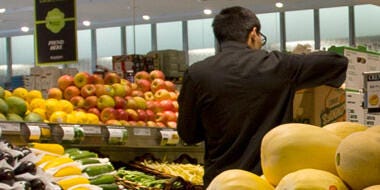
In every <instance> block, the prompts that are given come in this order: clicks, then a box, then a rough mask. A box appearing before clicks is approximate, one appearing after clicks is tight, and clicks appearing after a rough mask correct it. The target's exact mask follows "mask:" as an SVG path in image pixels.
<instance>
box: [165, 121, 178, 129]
mask: <svg viewBox="0 0 380 190" xmlns="http://www.w3.org/2000/svg"><path fill="white" fill-rule="evenodd" d="M166 125H167V127H169V128H172V129H176V128H177V122H175V121H168V122H166Z"/></svg>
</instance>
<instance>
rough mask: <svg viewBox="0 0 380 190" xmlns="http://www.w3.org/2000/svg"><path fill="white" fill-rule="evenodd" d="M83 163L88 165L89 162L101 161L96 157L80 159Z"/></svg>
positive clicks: (97, 162)
mask: <svg viewBox="0 0 380 190" xmlns="http://www.w3.org/2000/svg"><path fill="white" fill-rule="evenodd" d="M78 161H79V162H80V163H81V164H82V165H87V164H99V163H100V161H99V160H98V159H96V158H83V159H80V160H78Z"/></svg>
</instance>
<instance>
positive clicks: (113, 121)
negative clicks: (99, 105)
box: [104, 119, 121, 125]
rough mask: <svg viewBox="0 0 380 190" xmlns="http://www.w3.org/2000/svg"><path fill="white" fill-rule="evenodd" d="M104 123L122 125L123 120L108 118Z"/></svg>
mask: <svg viewBox="0 0 380 190" xmlns="http://www.w3.org/2000/svg"><path fill="white" fill-rule="evenodd" d="M104 124H106V125H121V122H120V121H119V120H116V119H110V120H107V121H106V122H104Z"/></svg>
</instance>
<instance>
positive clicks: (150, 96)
mask: <svg viewBox="0 0 380 190" xmlns="http://www.w3.org/2000/svg"><path fill="white" fill-rule="evenodd" d="M144 98H145V100H147V101H148V100H154V94H153V92H152V91H148V92H144Z"/></svg>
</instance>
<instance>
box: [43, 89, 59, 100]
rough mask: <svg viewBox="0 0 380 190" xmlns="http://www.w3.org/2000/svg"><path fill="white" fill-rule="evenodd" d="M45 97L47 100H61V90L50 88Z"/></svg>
mask: <svg viewBox="0 0 380 190" xmlns="http://www.w3.org/2000/svg"><path fill="white" fill-rule="evenodd" d="M47 97H48V99H49V98H54V99H57V100H60V99H62V90H61V89H59V88H50V89H49V90H48V94H47Z"/></svg>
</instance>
